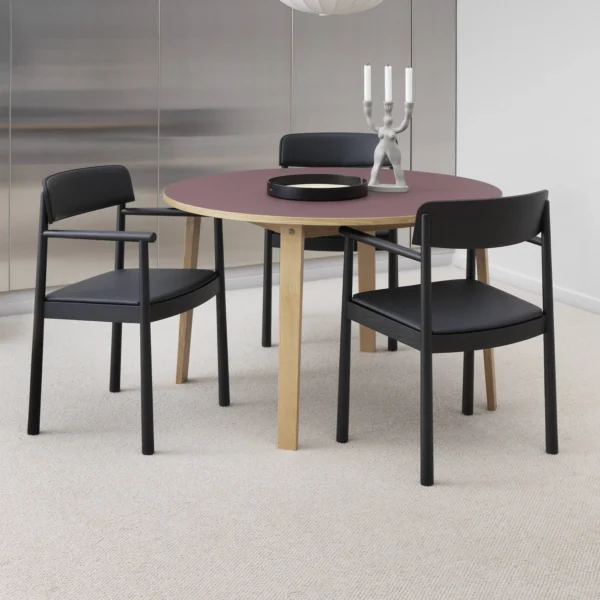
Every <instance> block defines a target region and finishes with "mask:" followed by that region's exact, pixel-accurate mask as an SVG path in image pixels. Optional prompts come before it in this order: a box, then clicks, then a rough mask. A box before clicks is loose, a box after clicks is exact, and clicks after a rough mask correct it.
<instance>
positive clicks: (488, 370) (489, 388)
mask: <svg viewBox="0 0 600 600" xmlns="http://www.w3.org/2000/svg"><path fill="white" fill-rule="evenodd" d="M476 254H477V278H478V279H479V281H482V282H483V283H489V282H490V273H489V268H488V251H487V250H484V249H482V250H477V253H476ZM483 364H484V368H485V389H486V394H487V409H488V410H496V407H497V401H496V368H495V365H494V351H493V350H491V349H488V350H484V351H483Z"/></svg>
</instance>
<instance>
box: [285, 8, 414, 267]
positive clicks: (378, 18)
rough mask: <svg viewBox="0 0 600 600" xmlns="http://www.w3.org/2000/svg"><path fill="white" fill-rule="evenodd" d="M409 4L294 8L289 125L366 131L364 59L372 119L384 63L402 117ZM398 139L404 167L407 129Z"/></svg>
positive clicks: (378, 115)
mask: <svg viewBox="0 0 600 600" xmlns="http://www.w3.org/2000/svg"><path fill="white" fill-rule="evenodd" d="M410 4H411V2H410V0H386V2H383V3H382V4H381V5H379V6H378V7H377V8H374V9H373V10H369V11H367V12H364V13H358V14H355V15H348V16H339V17H320V16H317V15H312V14H306V13H301V12H297V11H296V12H294V56H293V93H292V123H291V126H292V131H294V132H303V131H364V132H367V131H369V129H368V126H367V123H366V121H365V117H364V114H363V108H362V101H363V66H364V65H365V64H366V63H370V64H371V65H372V74H373V116H374V118H375V120H376V122H377V123H382V120H383V96H384V77H383V71H384V67H385V65H386V64H391V65H392V66H393V67H394V100H395V101H396V110H395V114H396V119H397V121H398V123H399V122H400V120H402V114H403V110H404V107H403V103H404V68H405V67H406V66H408V65H409V64H410V60H411V18H410V17H411V11H410ZM399 144H400V148H401V149H402V158H403V163H404V167H405V168H406V169H408V168H409V165H410V151H411V148H410V132H405V133H404V134H402V135H401V136H400V137H399ZM399 240H400V242H401V243H404V244H406V243H408V230H400V232H399ZM310 256H311V257H312V256H317V254H316V253H315V254H313V253H311V254H310ZM329 256H331V254H329Z"/></svg>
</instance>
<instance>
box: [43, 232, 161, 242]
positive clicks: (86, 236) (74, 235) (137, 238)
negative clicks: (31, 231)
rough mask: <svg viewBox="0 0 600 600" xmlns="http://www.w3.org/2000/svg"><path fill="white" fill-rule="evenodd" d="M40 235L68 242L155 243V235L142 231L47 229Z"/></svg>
mask: <svg viewBox="0 0 600 600" xmlns="http://www.w3.org/2000/svg"><path fill="white" fill-rule="evenodd" d="M42 235H43V236H44V237H46V238H63V239H68V240H100V241H104V242H147V243H150V244H151V243H152V242H155V241H156V233H150V232H143V231H93V230H89V231H86V230H83V231H77V230H73V229H67V230H64V229H49V230H47V231H44V232H43V233H42Z"/></svg>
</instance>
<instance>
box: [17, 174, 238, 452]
mask: <svg viewBox="0 0 600 600" xmlns="http://www.w3.org/2000/svg"><path fill="white" fill-rule="evenodd" d="M134 200H135V197H134V192H133V187H132V183H131V177H130V175H129V172H128V171H127V169H126V168H125V167H122V166H103V167H90V168H86V169H76V170H72V171H65V172H62V173H57V174H55V175H51V176H50V177H47V178H46V179H45V180H44V183H43V188H42V198H41V205H40V225H39V241H38V260H37V277H36V288H35V306H34V319H33V347H32V358H31V383H30V394H29V420H28V426H27V433H29V434H30V435H37V434H38V433H39V432H40V411H41V392H42V362H43V345H44V320H45V319H69V320H82V321H102V322H108V323H112V341H111V360H110V383H109V389H110V391H111V392H118V391H120V388H121V338H122V327H123V323H138V324H139V325H140V355H141V356H140V358H141V414H142V453H143V454H148V455H149V454H153V453H154V419H153V399H152V356H151V338H150V324H151V323H152V322H153V321H158V320H161V319H166V318H168V317H171V316H174V315H178V314H181V313H184V312H187V311H189V310H191V309H193V308H195V307H197V306H200V305H201V304H203V303H205V302H207V301H208V300H210V299H211V298H213V297H216V298H217V338H218V339H217V344H218V359H219V361H218V363H219V404H220V405H221V406H229V402H230V400H229V368H228V358H227V355H228V352H227V322H226V306H225V279H224V258H223V225H222V222H221V220H219V219H216V220H215V222H214V225H215V269H214V270H203V269H150V268H149V260H148V244H152V243H154V242H155V241H156V233H150V232H148V233H139V232H133V231H125V217H126V216H128V215H131V216H135V215H145V216H148V215H160V216H189V215H186V213H184V212H181V211H177V210H173V209H168V208H127V207H126V205H127V204H129V203H130V202H133V201H134ZM111 206H116V208H117V231H73V230H55V229H48V225H49V224H52V223H54V222H56V221H60V220H62V219H66V218H69V217H73V216H76V215H79V214H83V213H87V212H92V211H95V210H99V209H102V208H108V207H111ZM53 238H65V239H81V240H98V241H110V242H116V250H115V268H114V270H113V271H110V272H108V273H104V274H102V275H98V276H96V277H91V278H89V279H86V280H84V281H80V282H78V283H75V284H72V285H67V286H65V287H63V288H61V289H59V290H56V291H54V292H51V293H49V294H47V293H46V266H47V258H48V240H49V239H53ZM126 242H130V243H136V244H138V250H139V268H138V269H125V268H124V261H125V243H126Z"/></svg>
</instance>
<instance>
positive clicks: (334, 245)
mask: <svg viewBox="0 0 600 600" xmlns="http://www.w3.org/2000/svg"><path fill="white" fill-rule="evenodd" d="M376 235H377V237H378V238H380V239H384V240H389V239H390V231H389V229H386V230H383V231H378V232H377V234H376ZM344 240H345V238H343V237H342V236H341V235H328V236H321V237H313V238H306V239H305V240H304V249H305V250H312V251H314V252H343V251H344ZM273 247H274V248H279V247H281V236H280V235H279V234H278V233H273Z"/></svg>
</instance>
